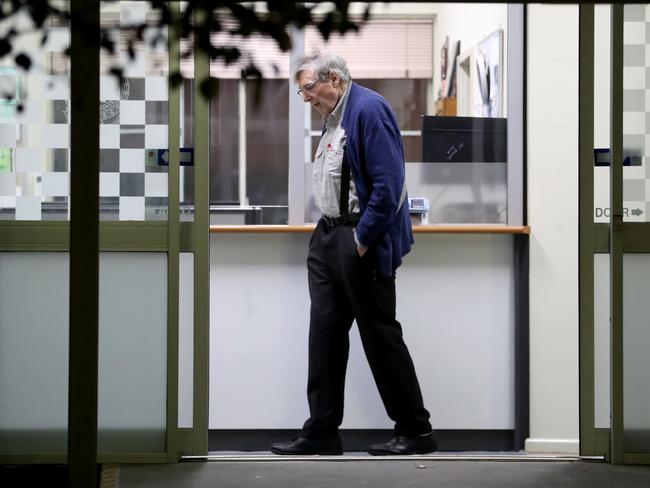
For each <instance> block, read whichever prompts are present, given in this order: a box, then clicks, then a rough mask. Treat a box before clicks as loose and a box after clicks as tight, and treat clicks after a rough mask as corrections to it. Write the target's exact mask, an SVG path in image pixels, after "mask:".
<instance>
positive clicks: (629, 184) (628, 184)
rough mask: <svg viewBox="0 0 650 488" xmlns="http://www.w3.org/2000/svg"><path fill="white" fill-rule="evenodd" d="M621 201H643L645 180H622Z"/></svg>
mask: <svg viewBox="0 0 650 488" xmlns="http://www.w3.org/2000/svg"><path fill="white" fill-rule="evenodd" d="M623 200H628V201H645V180H623Z"/></svg>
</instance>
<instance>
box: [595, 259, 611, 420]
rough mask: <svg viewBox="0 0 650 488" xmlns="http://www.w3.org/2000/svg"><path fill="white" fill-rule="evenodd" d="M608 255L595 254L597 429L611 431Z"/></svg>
mask: <svg viewBox="0 0 650 488" xmlns="http://www.w3.org/2000/svg"><path fill="white" fill-rule="evenodd" d="M609 276H610V273H609V254H594V427H595V428H597V429H601V428H602V429H609V425H610V423H609V415H610V371H609V370H610V364H611V361H610V350H611V341H610V338H609V333H610V331H609V323H610V322H609V317H610V306H609Z"/></svg>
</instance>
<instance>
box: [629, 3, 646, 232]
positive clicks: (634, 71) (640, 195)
mask: <svg viewBox="0 0 650 488" xmlns="http://www.w3.org/2000/svg"><path fill="white" fill-rule="evenodd" d="M624 22H625V24H624V31H623V35H624V48H623V66H624V67H623V89H624V91H623V148H624V152H625V155H626V156H630V157H631V162H632V165H631V166H625V167H624V168H623V200H624V206H625V207H626V208H627V209H628V212H629V215H628V216H625V220H640V221H648V220H649V219H650V164H648V151H650V6H646V5H625V10H624Z"/></svg>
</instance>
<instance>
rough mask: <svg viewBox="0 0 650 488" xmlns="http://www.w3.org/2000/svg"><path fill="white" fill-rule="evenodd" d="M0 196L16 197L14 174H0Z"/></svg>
mask: <svg viewBox="0 0 650 488" xmlns="http://www.w3.org/2000/svg"><path fill="white" fill-rule="evenodd" d="M0 195H2V196H4V197H14V196H16V173H5V172H4V171H3V172H0Z"/></svg>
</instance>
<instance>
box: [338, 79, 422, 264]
mask: <svg viewBox="0 0 650 488" xmlns="http://www.w3.org/2000/svg"><path fill="white" fill-rule="evenodd" d="M341 125H342V126H343V128H344V130H345V133H346V136H347V140H346V143H345V146H344V153H343V157H344V158H347V161H348V164H349V165H350V169H351V171H352V177H353V178H354V183H355V185H356V190H357V196H358V197H359V206H360V210H361V220H360V221H359V223H358V224H357V227H356V236H357V239H358V241H359V243H361V244H362V245H364V246H368V247H372V248H373V249H374V255H375V259H376V261H377V262H376V266H377V272H378V273H380V274H382V275H384V276H392V275H394V273H395V270H396V269H397V267H398V266H399V265H400V264H401V263H402V257H403V256H404V255H405V254H406V253H408V252H409V251H410V249H411V245H412V244H413V242H414V241H413V230H412V228H411V219H410V217H409V211H408V204H406V203H405V204H403V205H402V206H401V207H400V208H399V209H398V205H399V201H400V197H401V194H402V187H403V184H404V178H405V175H404V173H405V170H404V149H403V146H402V138H401V136H400V131H399V125H398V123H397V119H396V117H395V114H394V112H393V110H392V109H391V107H390V105H389V104H388V102H387V101H386V100H385V99H384V98H383V97H382V96H381V95H379V94H378V93H376V92H374V91H372V90H369V89H368V88H364V87H362V86H360V85H357V84H356V83H352V86H351V87H350V94H349V96H348V101H347V106H346V108H345V113H344V114H343V119H342V121H341Z"/></svg>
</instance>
